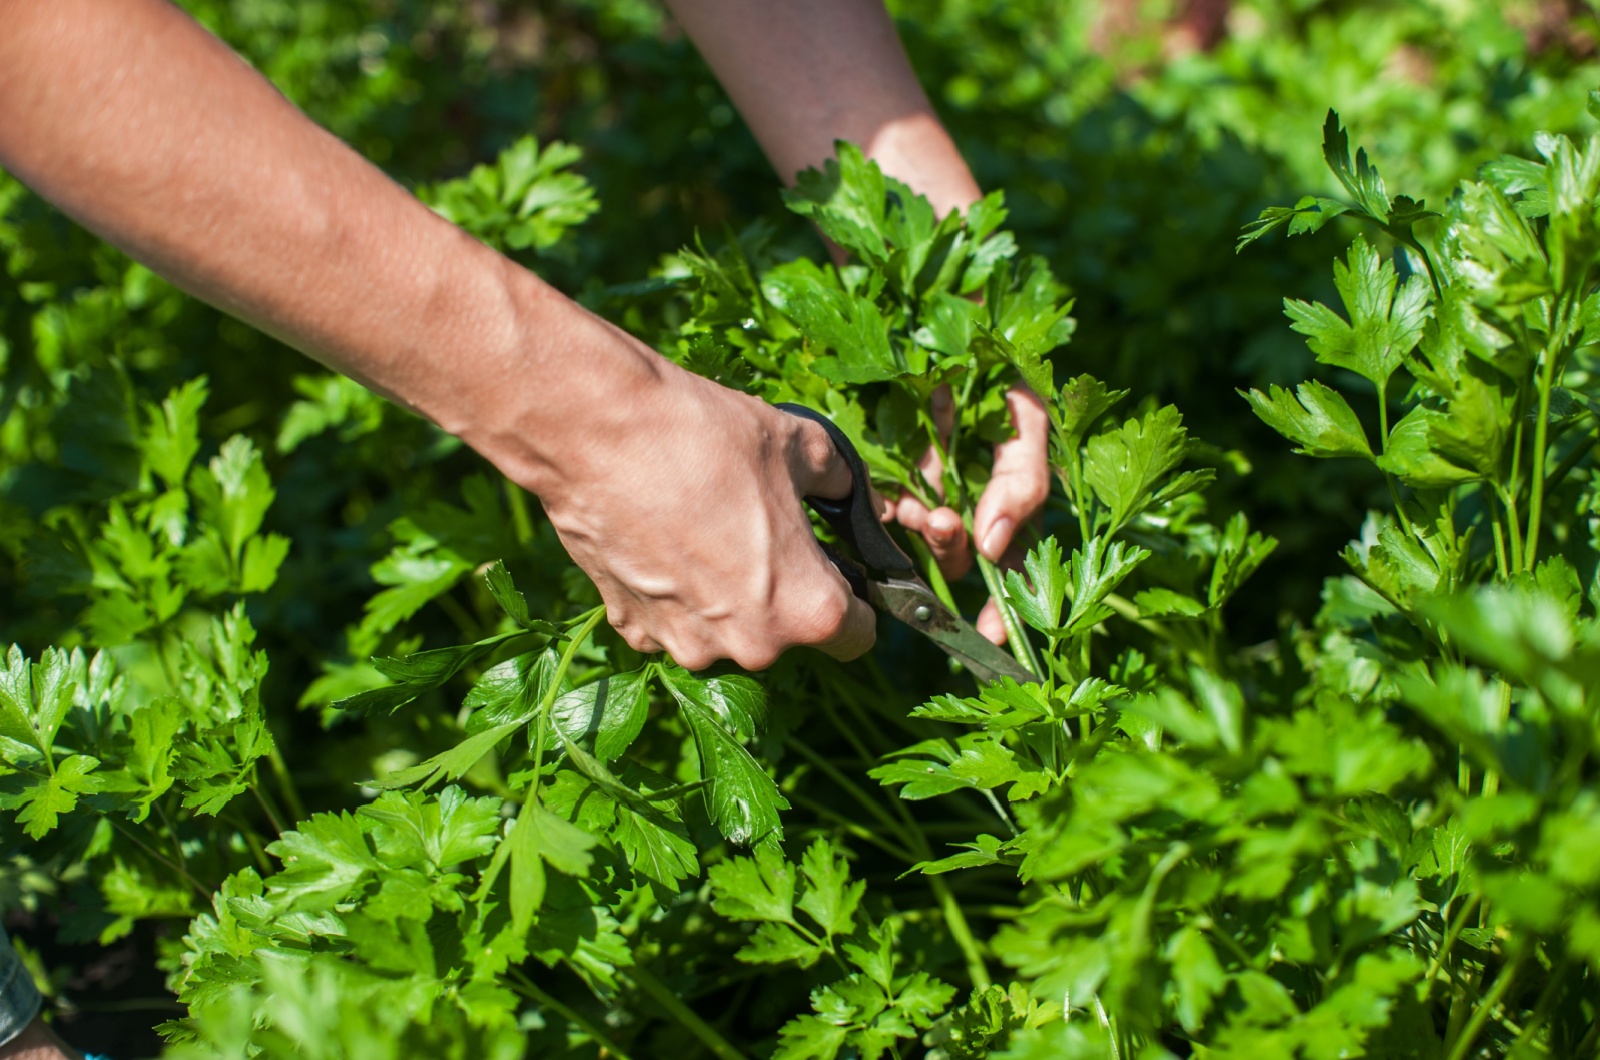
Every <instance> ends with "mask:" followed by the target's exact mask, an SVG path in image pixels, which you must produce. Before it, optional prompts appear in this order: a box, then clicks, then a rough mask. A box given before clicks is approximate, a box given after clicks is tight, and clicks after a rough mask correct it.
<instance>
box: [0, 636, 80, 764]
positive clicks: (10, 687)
mask: <svg viewBox="0 0 1600 1060" xmlns="http://www.w3.org/2000/svg"><path fill="white" fill-rule="evenodd" d="M70 663H71V658H70V657H69V656H68V654H67V653H66V652H63V651H59V650H57V649H55V648H46V649H45V651H44V654H43V655H41V656H40V657H39V663H38V665H37V666H35V665H31V664H30V663H29V662H28V660H27V657H26V656H24V655H23V654H22V649H21V648H19V647H17V646H16V645H15V644H13V645H12V646H11V649H10V651H8V652H7V653H6V658H5V665H4V667H3V668H0V736H6V737H9V738H10V739H13V740H16V741H17V742H18V743H21V744H25V745H28V746H31V747H37V748H38V749H39V753H40V754H42V755H44V756H45V757H46V758H49V757H50V753H51V749H52V748H53V747H54V745H55V738H56V733H57V731H58V730H59V729H60V728H61V722H62V721H63V720H64V719H65V718H66V716H67V711H68V710H70V709H71V708H72V702H73V694H74V690H75V686H74V684H73V681H72V678H71V665H70Z"/></svg>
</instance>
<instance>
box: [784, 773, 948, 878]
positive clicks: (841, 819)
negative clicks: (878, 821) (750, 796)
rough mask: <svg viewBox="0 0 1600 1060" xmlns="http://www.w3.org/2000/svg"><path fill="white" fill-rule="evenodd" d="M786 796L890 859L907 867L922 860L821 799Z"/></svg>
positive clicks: (790, 794) (791, 793)
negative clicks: (870, 845) (875, 848)
mask: <svg viewBox="0 0 1600 1060" xmlns="http://www.w3.org/2000/svg"><path fill="white" fill-rule="evenodd" d="M786 794H787V795H788V796H789V798H791V799H793V800H794V801H795V802H796V803H798V804H799V805H801V806H804V807H805V808H806V809H808V810H810V811H811V812H812V813H814V814H816V815H817V816H818V817H822V818H824V819H826V820H829V821H832V822H833V823H834V825H835V826H836V827H838V828H840V829H842V830H843V831H844V832H845V834H847V835H850V836H852V837H854V838H856V839H859V840H861V842H863V843H870V844H872V845H873V846H875V847H877V848H878V849H879V850H881V851H883V852H884V853H885V854H888V855H889V856H890V857H892V858H894V859H895V860H896V861H901V862H904V863H905V864H907V865H915V864H916V863H917V862H918V861H921V860H922V859H921V858H919V857H917V856H916V855H915V854H913V853H911V851H909V850H907V849H905V848H904V847H902V846H900V845H899V844H897V843H894V842H892V841H890V840H888V839H885V838H884V837H883V836H881V835H879V834H878V833H877V832H874V831H873V830H872V829H870V828H867V827H866V826H865V825H862V824H859V823H857V822H856V821H852V820H851V819H850V818H848V817H846V816H845V815H844V814H842V813H840V812H838V811H837V810H834V809H833V808H831V807H829V806H828V805H827V804H826V803H824V802H822V801H821V800H820V799H813V798H811V797H810V796H808V795H801V794H800V793H799V792H797V791H791V792H787V793H786Z"/></svg>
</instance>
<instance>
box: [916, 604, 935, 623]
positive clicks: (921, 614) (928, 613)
mask: <svg viewBox="0 0 1600 1060" xmlns="http://www.w3.org/2000/svg"><path fill="white" fill-rule="evenodd" d="M911 617H912V618H914V619H916V620H917V621H918V622H926V621H928V619H930V618H932V617H933V608H931V607H929V606H928V605H927V604H919V605H918V606H917V609H916V610H915V611H913V612H911Z"/></svg>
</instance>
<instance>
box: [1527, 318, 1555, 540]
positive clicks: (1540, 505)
mask: <svg viewBox="0 0 1600 1060" xmlns="http://www.w3.org/2000/svg"><path fill="white" fill-rule="evenodd" d="M1557 355H1558V351H1556V350H1555V349H1552V348H1550V347H1546V348H1545V351H1544V363H1543V364H1541V365H1540V366H1539V418H1538V419H1537V420H1535V421H1534V425H1533V482H1532V483H1531V485H1530V489H1531V491H1532V498H1531V499H1530V500H1529V502H1528V547H1527V550H1526V551H1527V562H1526V564H1525V565H1524V567H1523V569H1524V570H1532V569H1533V565H1534V564H1535V563H1536V562H1538V559H1539V523H1540V521H1541V519H1542V517H1543V515H1544V487H1545V480H1544V466H1545V460H1546V458H1547V456H1548V454H1547V453H1546V452H1545V450H1546V449H1547V448H1548V441H1549V436H1550V390H1551V388H1552V387H1553V386H1554V385H1555V373H1556V357H1557Z"/></svg>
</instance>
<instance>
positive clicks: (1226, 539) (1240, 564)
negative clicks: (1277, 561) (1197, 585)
mask: <svg viewBox="0 0 1600 1060" xmlns="http://www.w3.org/2000/svg"><path fill="white" fill-rule="evenodd" d="M1277 547H1278V542H1277V539H1276V538H1271V537H1267V536H1266V535H1265V534H1262V533H1261V532H1260V531H1254V532H1252V531H1251V529H1250V521H1249V520H1248V519H1247V518H1245V514H1244V513H1243V512H1235V513H1234V514H1233V515H1232V516H1231V517H1230V518H1229V519H1228V523H1227V525H1226V526H1225V527H1224V528H1223V530H1222V540H1221V541H1220V542H1218V544H1217V559H1216V562H1215V563H1214V564H1213V565H1212V567H1211V587H1210V590H1209V593H1208V595H1207V600H1208V601H1209V603H1210V606H1211V607H1213V608H1216V607H1221V606H1222V605H1223V604H1225V603H1227V602H1228V601H1229V600H1230V599H1232V598H1233V595H1234V593H1237V592H1238V591H1239V588H1240V586H1242V585H1243V584H1244V583H1245V581H1246V580H1247V579H1248V578H1249V577H1250V575H1252V574H1254V573H1255V572H1256V569H1257V568H1258V567H1260V566H1261V564H1262V563H1264V562H1266V559H1267V557H1268V556H1270V555H1272V553H1273V552H1274V551H1275V550H1276V549H1277Z"/></svg>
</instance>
